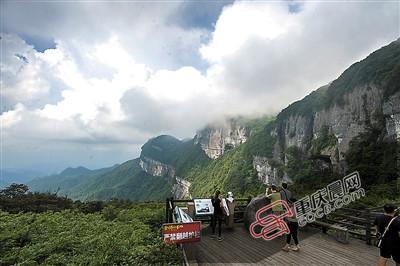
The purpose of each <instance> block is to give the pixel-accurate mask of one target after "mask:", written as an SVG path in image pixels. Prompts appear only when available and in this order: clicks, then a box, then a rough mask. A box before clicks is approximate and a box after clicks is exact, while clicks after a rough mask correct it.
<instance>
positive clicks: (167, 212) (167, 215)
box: [165, 198, 169, 223]
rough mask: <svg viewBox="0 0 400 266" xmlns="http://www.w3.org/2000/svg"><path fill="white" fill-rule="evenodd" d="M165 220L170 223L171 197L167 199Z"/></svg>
mask: <svg viewBox="0 0 400 266" xmlns="http://www.w3.org/2000/svg"><path fill="white" fill-rule="evenodd" d="M165 222H166V223H169V199H168V198H166V200H165Z"/></svg>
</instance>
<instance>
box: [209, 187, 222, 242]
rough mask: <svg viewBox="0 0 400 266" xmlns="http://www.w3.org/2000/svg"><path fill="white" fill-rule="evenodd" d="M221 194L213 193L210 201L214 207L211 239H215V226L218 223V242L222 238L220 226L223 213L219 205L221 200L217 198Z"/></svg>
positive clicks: (218, 192)
mask: <svg viewBox="0 0 400 266" xmlns="http://www.w3.org/2000/svg"><path fill="white" fill-rule="evenodd" d="M220 194H221V192H220V191H219V190H217V191H215V193H214V196H213V198H212V200H211V202H212V205H213V207H214V214H213V217H212V220H211V222H212V225H211V226H212V235H211V237H212V238H215V237H216V235H215V227H216V226H217V223H218V241H222V240H223V237H222V236H221V226H222V219H223V216H224V214H223V211H222V206H221V205H222V203H221V199H220V198H219V195H220Z"/></svg>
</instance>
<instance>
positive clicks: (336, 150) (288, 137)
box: [275, 84, 399, 171]
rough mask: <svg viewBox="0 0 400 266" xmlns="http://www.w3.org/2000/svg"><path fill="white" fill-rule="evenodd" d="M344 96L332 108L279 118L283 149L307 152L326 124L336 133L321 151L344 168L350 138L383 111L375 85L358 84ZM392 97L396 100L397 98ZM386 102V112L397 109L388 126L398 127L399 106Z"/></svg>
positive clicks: (330, 131) (381, 97) (375, 122)
mask: <svg viewBox="0 0 400 266" xmlns="http://www.w3.org/2000/svg"><path fill="white" fill-rule="evenodd" d="M343 98H344V104H334V105H333V106H331V107H330V108H327V109H324V110H320V111H317V112H315V113H312V114H310V115H307V116H304V115H297V114H292V115H290V116H289V118H288V119H284V120H281V121H279V124H278V128H280V129H281V130H280V131H279V134H280V135H279V138H278V139H279V140H280V142H279V145H280V147H281V148H282V149H281V150H285V149H286V148H288V147H291V146H296V147H298V148H300V149H301V150H303V151H304V152H307V151H309V150H310V149H311V148H313V147H312V146H313V141H315V140H317V139H318V138H320V137H321V132H322V131H323V128H324V127H325V128H327V129H328V132H329V134H330V135H331V136H333V137H334V141H333V142H332V143H331V144H330V146H328V147H325V148H324V149H323V150H321V151H319V153H320V154H321V155H326V156H329V158H330V161H331V163H332V165H333V166H334V167H335V168H336V169H337V170H339V171H343V170H344V168H345V165H344V160H345V154H346V152H347V150H348V148H349V143H350V141H351V140H352V139H353V138H354V137H356V136H357V135H359V134H360V133H362V132H364V131H365V130H366V128H367V127H368V126H370V125H372V124H378V123H379V122H380V121H379V119H380V118H381V117H382V115H383V113H384V110H383V105H384V101H383V90H382V89H380V88H379V87H378V86H376V85H373V84H369V85H364V86H359V87H357V88H355V89H354V90H352V91H351V92H350V93H347V94H345V95H344V97H343ZM392 101H394V102H396V99H393V100H392ZM392 101H391V103H392ZM397 101H398V99H397ZM386 105H387V106H388V107H386V109H385V110H386V112H387V113H391V112H397V116H396V115H395V114H393V118H392V117H390V115H387V116H388V118H387V121H388V122H387V124H388V125H387V126H388V128H390V130H392V131H396V129H395V127H394V126H393V125H394V124H395V120H396V119H397V123H398V119H399V117H398V112H399V110H396V109H395V108H393V103H392V105H390V104H386ZM389 106H392V107H389ZM397 130H398V129H397ZM277 152H279V150H278V151H277ZM275 157H278V154H275ZM283 161H285V159H283Z"/></svg>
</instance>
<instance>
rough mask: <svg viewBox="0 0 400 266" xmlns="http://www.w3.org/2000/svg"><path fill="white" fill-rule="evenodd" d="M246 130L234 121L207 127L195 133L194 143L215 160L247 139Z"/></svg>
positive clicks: (230, 120)
mask: <svg viewBox="0 0 400 266" xmlns="http://www.w3.org/2000/svg"><path fill="white" fill-rule="evenodd" d="M248 133H249V132H248V129H247V128H246V127H245V126H244V125H242V124H241V123H240V122H238V121H237V120H235V119H229V120H228V121H225V122H223V123H215V124H213V125H208V126H207V127H206V128H204V129H202V130H200V131H198V132H197V134H196V136H195V137H194V143H195V144H200V146H201V148H202V149H203V151H204V152H205V154H207V156H208V157H210V158H211V159H217V158H218V157H220V156H221V155H222V154H224V152H225V151H227V150H229V149H232V148H234V147H236V146H238V145H240V144H242V143H244V142H246V140H247V138H248Z"/></svg>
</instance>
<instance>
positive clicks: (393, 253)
mask: <svg viewBox="0 0 400 266" xmlns="http://www.w3.org/2000/svg"><path fill="white" fill-rule="evenodd" d="M380 255H381V257H384V258H386V259H390V258H391V257H393V260H394V261H395V262H396V263H400V246H392V245H385V246H384V245H382V247H381V248H380Z"/></svg>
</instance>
